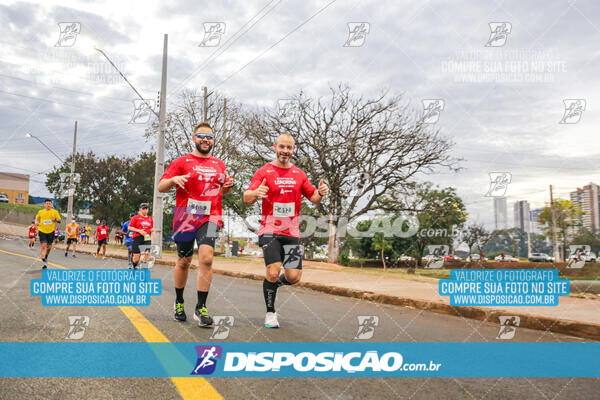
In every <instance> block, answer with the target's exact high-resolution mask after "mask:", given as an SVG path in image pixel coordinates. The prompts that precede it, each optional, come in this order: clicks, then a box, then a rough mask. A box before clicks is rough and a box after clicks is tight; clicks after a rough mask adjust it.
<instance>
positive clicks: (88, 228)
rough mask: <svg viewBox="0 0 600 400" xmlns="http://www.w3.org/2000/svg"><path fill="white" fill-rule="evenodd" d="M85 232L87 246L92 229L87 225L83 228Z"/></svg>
mask: <svg viewBox="0 0 600 400" xmlns="http://www.w3.org/2000/svg"><path fill="white" fill-rule="evenodd" d="M85 232H86V235H85V244H88V243H89V242H90V238H91V237H92V227H91V226H89V225H87V226H86V227H85Z"/></svg>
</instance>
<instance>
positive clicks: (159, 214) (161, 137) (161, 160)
mask: <svg viewBox="0 0 600 400" xmlns="http://www.w3.org/2000/svg"><path fill="white" fill-rule="evenodd" d="M168 38H169V36H168V35H167V34H165V35H164V38H163V57H162V76H161V80H160V103H159V111H158V113H157V112H156V111H155V110H154V108H152V107H150V104H148V101H146V99H144V98H143V97H142V95H141V94H140V92H138V91H137V89H136V88H135V87H133V85H132V84H131V82H129V80H128V79H127V78H126V77H125V75H123V73H122V72H121V71H120V70H119V68H117V66H116V65H115V64H114V63H113V62H112V61H111V59H110V58H108V56H107V55H106V53H105V52H104V51H102V50H100V49H99V48H97V47H96V46H94V50H96V51H97V52H99V53H100V54H102V55H103V56H104V58H106V60H107V61H108V62H109V63H110V65H112V67H113V68H114V69H115V70H117V72H118V73H119V75H121V77H122V78H123V79H124V80H125V82H127V84H128V85H129V87H131V89H133V91H134V92H135V94H136V95H137V96H138V97H139V98H140V99H141V100H142V101H143V102H144V104H146V107H148V109H149V110H151V111H152V112H153V113H154V115H156V117H157V118H158V137H157V140H156V162H155V166H154V194H153V196H152V217H153V218H154V232H155V234H156V244H157V245H158V249H157V250H158V252H157V253H158V254H156V257H157V258H160V257H161V256H162V242H163V238H162V235H163V197H162V194H161V193H158V182H159V181H160V178H161V176H162V174H163V172H164V170H165V154H164V152H165V116H166V110H167V108H166V106H167V43H168Z"/></svg>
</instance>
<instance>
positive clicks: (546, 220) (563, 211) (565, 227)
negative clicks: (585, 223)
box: [538, 199, 584, 259]
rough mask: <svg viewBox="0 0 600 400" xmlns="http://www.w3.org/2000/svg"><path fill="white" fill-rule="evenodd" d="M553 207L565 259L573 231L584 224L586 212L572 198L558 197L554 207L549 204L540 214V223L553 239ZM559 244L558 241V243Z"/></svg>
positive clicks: (547, 235) (545, 233)
mask: <svg viewBox="0 0 600 400" xmlns="http://www.w3.org/2000/svg"><path fill="white" fill-rule="evenodd" d="M552 208H554V221H555V226H556V232H557V236H558V240H559V241H560V242H562V249H563V259H564V258H565V257H566V251H567V243H568V242H569V235H570V233H571V231H572V230H573V229H575V228H577V227H580V226H581V225H582V223H581V216H582V215H583V214H584V212H583V211H581V209H580V207H579V206H578V205H577V204H573V202H572V201H571V200H563V199H556V200H555V201H554V207H550V205H547V206H546V207H544V208H543V209H542V212H541V213H540V214H539V215H538V223H540V224H541V225H542V229H543V232H544V235H545V236H546V237H547V238H549V239H552ZM557 244H558V243H557Z"/></svg>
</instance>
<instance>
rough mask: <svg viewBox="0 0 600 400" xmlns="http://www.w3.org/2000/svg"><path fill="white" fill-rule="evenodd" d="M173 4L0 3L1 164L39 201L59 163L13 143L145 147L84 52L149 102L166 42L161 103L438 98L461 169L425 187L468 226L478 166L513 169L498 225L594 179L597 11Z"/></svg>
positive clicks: (479, 195) (122, 88)
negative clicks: (344, 87) (520, 204)
mask: <svg viewBox="0 0 600 400" xmlns="http://www.w3.org/2000/svg"><path fill="white" fill-rule="evenodd" d="M164 3H166V2H164ZM173 3H174V4H169V5H166V4H159V2H148V1H128V2H123V1H120V2H117V1H107V2H100V1H94V2H85V1H61V2H51V1H45V2H40V3H39V4H35V3H29V2H11V1H6V0H5V1H3V2H2V5H0V32H1V35H0V42H1V43H2V45H1V47H0V49H1V50H0V82H1V87H0V113H1V114H0V135H1V138H2V140H1V142H0V157H1V158H0V171H10V172H22V173H29V174H31V175H32V183H31V194H32V195H46V194H47V190H46V189H45V186H44V184H43V182H44V181H45V176H44V173H43V172H44V171H47V170H49V169H50V168H52V166H53V165H55V164H56V163H58V159H57V158H56V157H55V156H54V155H52V153H50V152H49V151H48V150H46V149H45V148H44V147H43V146H42V145H41V144H40V143H38V142H37V141H35V140H34V139H31V138H27V137H25V134H26V133H32V134H34V135H36V136H38V137H39V138H40V139H41V140H42V141H44V142H45V143H46V144H47V145H48V146H49V147H51V148H52V149H53V150H54V151H55V152H56V153H57V154H58V155H59V156H60V157H62V158H64V157H67V156H68V154H69V153H70V151H71V147H72V135H73V121H74V120H78V121H79V136H78V150H79V151H85V150H94V151H96V152H98V153H101V154H108V153H111V154H113V153H116V154H134V153H138V152H141V151H144V150H149V149H150V148H151V144H150V143H146V142H145V140H144V138H143V131H144V128H145V125H144V124H129V121H130V119H131V117H132V113H133V103H132V100H133V99H134V97H135V96H134V94H133V92H132V91H131V89H130V88H129V87H128V86H127V85H126V84H125V83H124V81H123V80H122V79H121V78H120V77H119V75H118V74H117V73H116V72H115V71H114V70H112V69H111V68H110V66H109V65H108V64H107V62H106V61H105V59H104V58H103V57H102V56H101V55H100V54H99V53H98V52H95V51H94V50H93V45H96V46H98V47H99V48H101V49H103V50H104V51H106V52H107V54H108V55H109V56H110V57H111V58H112V59H113V61H114V62H115V63H116V64H117V66H118V67H119V68H120V69H121V70H122V71H123V72H124V73H125V74H126V76H127V77H128V78H129V79H130V81H131V82H132V83H133V84H134V85H135V86H136V87H137V88H138V89H139V90H140V92H141V93H142V95H144V96H145V97H147V98H150V99H155V98H156V95H157V91H158V90H159V88H160V67H161V56H162V43H163V34H164V33H168V34H169V67H168V84H167V88H168V93H169V95H170V96H173V97H170V98H167V107H168V104H169V99H172V100H174V97H175V96H176V95H177V93H179V92H180V91H181V89H182V88H196V89H199V88H201V87H202V86H204V85H207V86H208V87H209V88H210V89H211V90H212V89H215V88H216V89H217V90H219V91H222V92H224V93H225V94H226V95H227V96H232V97H235V98H236V99H238V100H239V101H240V102H242V103H246V104H249V105H260V106H269V105H273V104H275V103H276V102H277V100H278V99H284V98H286V97H289V96H290V95H291V94H294V93H296V92H297V91H298V90H300V89H303V90H305V91H306V92H307V93H308V94H310V95H313V96H319V95H325V94H327V90H328V85H329V84H336V83H337V82H347V83H349V84H350V85H351V86H352V88H353V90H354V91H355V92H357V93H364V94H367V95H368V94H373V93H376V92H379V91H380V90H382V89H389V90H390V93H392V94H399V93H402V94H404V96H405V98H406V100H407V101H409V102H410V104H411V105H412V106H413V107H414V108H415V109H418V110H421V109H422V100H424V99H442V100H443V103H444V109H443V110H442V111H441V113H440V115H439V120H438V121H437V122H436V126H437V127H438V128H439V129H440V130H441V132H442V134H443V135H445V136H447V137H449V138H451V139H452V141H453V142H454V143H455V146H454V148H453V153H454V154H455V155H456V156H457V157H461V158H463V159H464V160H465V161H464V162H463V163H462V166H463V170H462V171H461V172H459V173H457V174H454V173H450V172H447V171H439V173H436V174H433V175H430V176H428V177H427V179H428V180H431V181H433V182H435V183H438V184H440V185H444V186H454V187H456V188H457V189H458V193H459V195H460V196H461V197H462V198H463V199H464V200H465V202H466V203H467V206H468V211H469V214H470V218H471V220H474V221H480V222H484V223H486V224H488V225H489V224H491V223H492V221H493V208H492V200H491V198H488V197H484V195H485V194H486V192H487V191H488V189H489V186H490V184H489V177H488V173H489V172H510V173H511V174H512V181H511V183H510V184H509V186H508V190H507V192H506V195H507V196H508V201H509V223H512V202H514V201H515V200H529V201H530V202H531V203H532V208H535V207H538V206H542V205H543V203H544V201H548V199H549V194H548V185H550V184H553V185H555V186H556V192H557V194H558V195H559V196H561V197H563V198H568V193H569V192H570V191H571V190H574V189H575V188H576V187H577V186H580V187H581V186H583V185H585V184H587V183H589V182H590V181H594V182H596V183H599V181H600V175H599V172H600V157H599V155H600V146H599V144H600V140H599V139H598V134H599V131H598V128H597V127H598V122H600V113H599V112H598V106H597V104H598V101H597V97H598V96H597V93H598V89H599V86H600V84H599V80H598V79H597V74H598V71H599V70H600V68H599V67H600V65H599V64H600V59H599V55H600V47H599V46H598V43H600V6H598V3H597V2H594V1H581V2H580V1H571V2H552V3H550V2H546V1H536V2H524V1H504V2H502V1H499V2H497V3H496V2H493V1H491V2H485V3H486V4H483V3H484V2H481V1H466V2H458V1H455V2H451V3H452V4H448V2H441V1H440V2H427V1H413V2H406V1H404V2H401V1H393V0H390V1H342V0H338V1H335V2H331V0H329V1H285V0H284V1H277V0H273V1H268V0H264V1H260V2H259V1H246V2H233V1H226V2H208V1H203V2H200V1H188V2H182V1H180V2H177V3H175V2H173ZM65 22H75V23H78V24H79V25H77V26H78V27H79V29H80V33H79V34H77V35H76V39H75V42H74V44H72V46H69V44H71V43H70V39H68V38H67V39H65V38H64V37H63V38H61V36H60V28H59V23H65ZM208 22H223V23H224V27H225V32H224V34H222V35H221V36H220V42H219V45H218V46H216V47H206V46H204V47H203V46H199V45H200V44H201V43H202V41H203V39H205V25H204V24H205V23H208ZM353 22H361V23H366V24H365V25H364V28H365V29H368V32H367V33H366V36H365V38H364V43H362V45H361V42H362V40H361V39H360V38H354V40H349V27H348V23H353ZM490 23H507V24H506V25H505V27H506V30H509V33H508V34H507V35H505V37H504V38H502V37H501V36H494V37H495V40H490V39H493V37H491V36H490V35H491V34H490V32H491V30H490ZM220 26H223V25H222V24H221V25H220ZM493 27H495V25H493ZM59 40H60V41H61V45H62V47H59V46H55V45H56V44H57V43H58V42H59ZM278 42H279V43H278ZM345 43H347V44H349V46H344V44H345ZM209 44H210V43H209ZM486 44H489V46H487V47H486ZM207 61H208V62H207ZM565 99H583V100H584V102H583V103H580V104H584V105H585V110H583V111H582V112H581V113H579V114H576V115H575V116H570V117H568V118H567V119H566V120H565V122H567V123H563V124H561V123H559V122H560V121H561V119H563V117H564V115H563V114H564V112H565V105H564V103H563V100H565Z"/></svg>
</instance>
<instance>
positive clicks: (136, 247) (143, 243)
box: [131, 235, 152, 254]
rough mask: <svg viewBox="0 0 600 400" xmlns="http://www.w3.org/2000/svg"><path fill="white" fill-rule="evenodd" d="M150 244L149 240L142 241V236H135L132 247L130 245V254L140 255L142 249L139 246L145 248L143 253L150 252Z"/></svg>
mask: <svg viewBox="0 0 600 400" xmlns="http://www.w3.org/2000/svg"><path fill="white" fill-rule="evenodd" d="M151 244H152V241H151V240H144V237H143V236H141V235H140V236H136V237H134V238H133V241H132V245H131V252H132V253H133V254H141V252H142V249H141V248H140V246H147V247H144V248H143V250H144V253H149V252H150V245H151Z"/></svg>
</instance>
